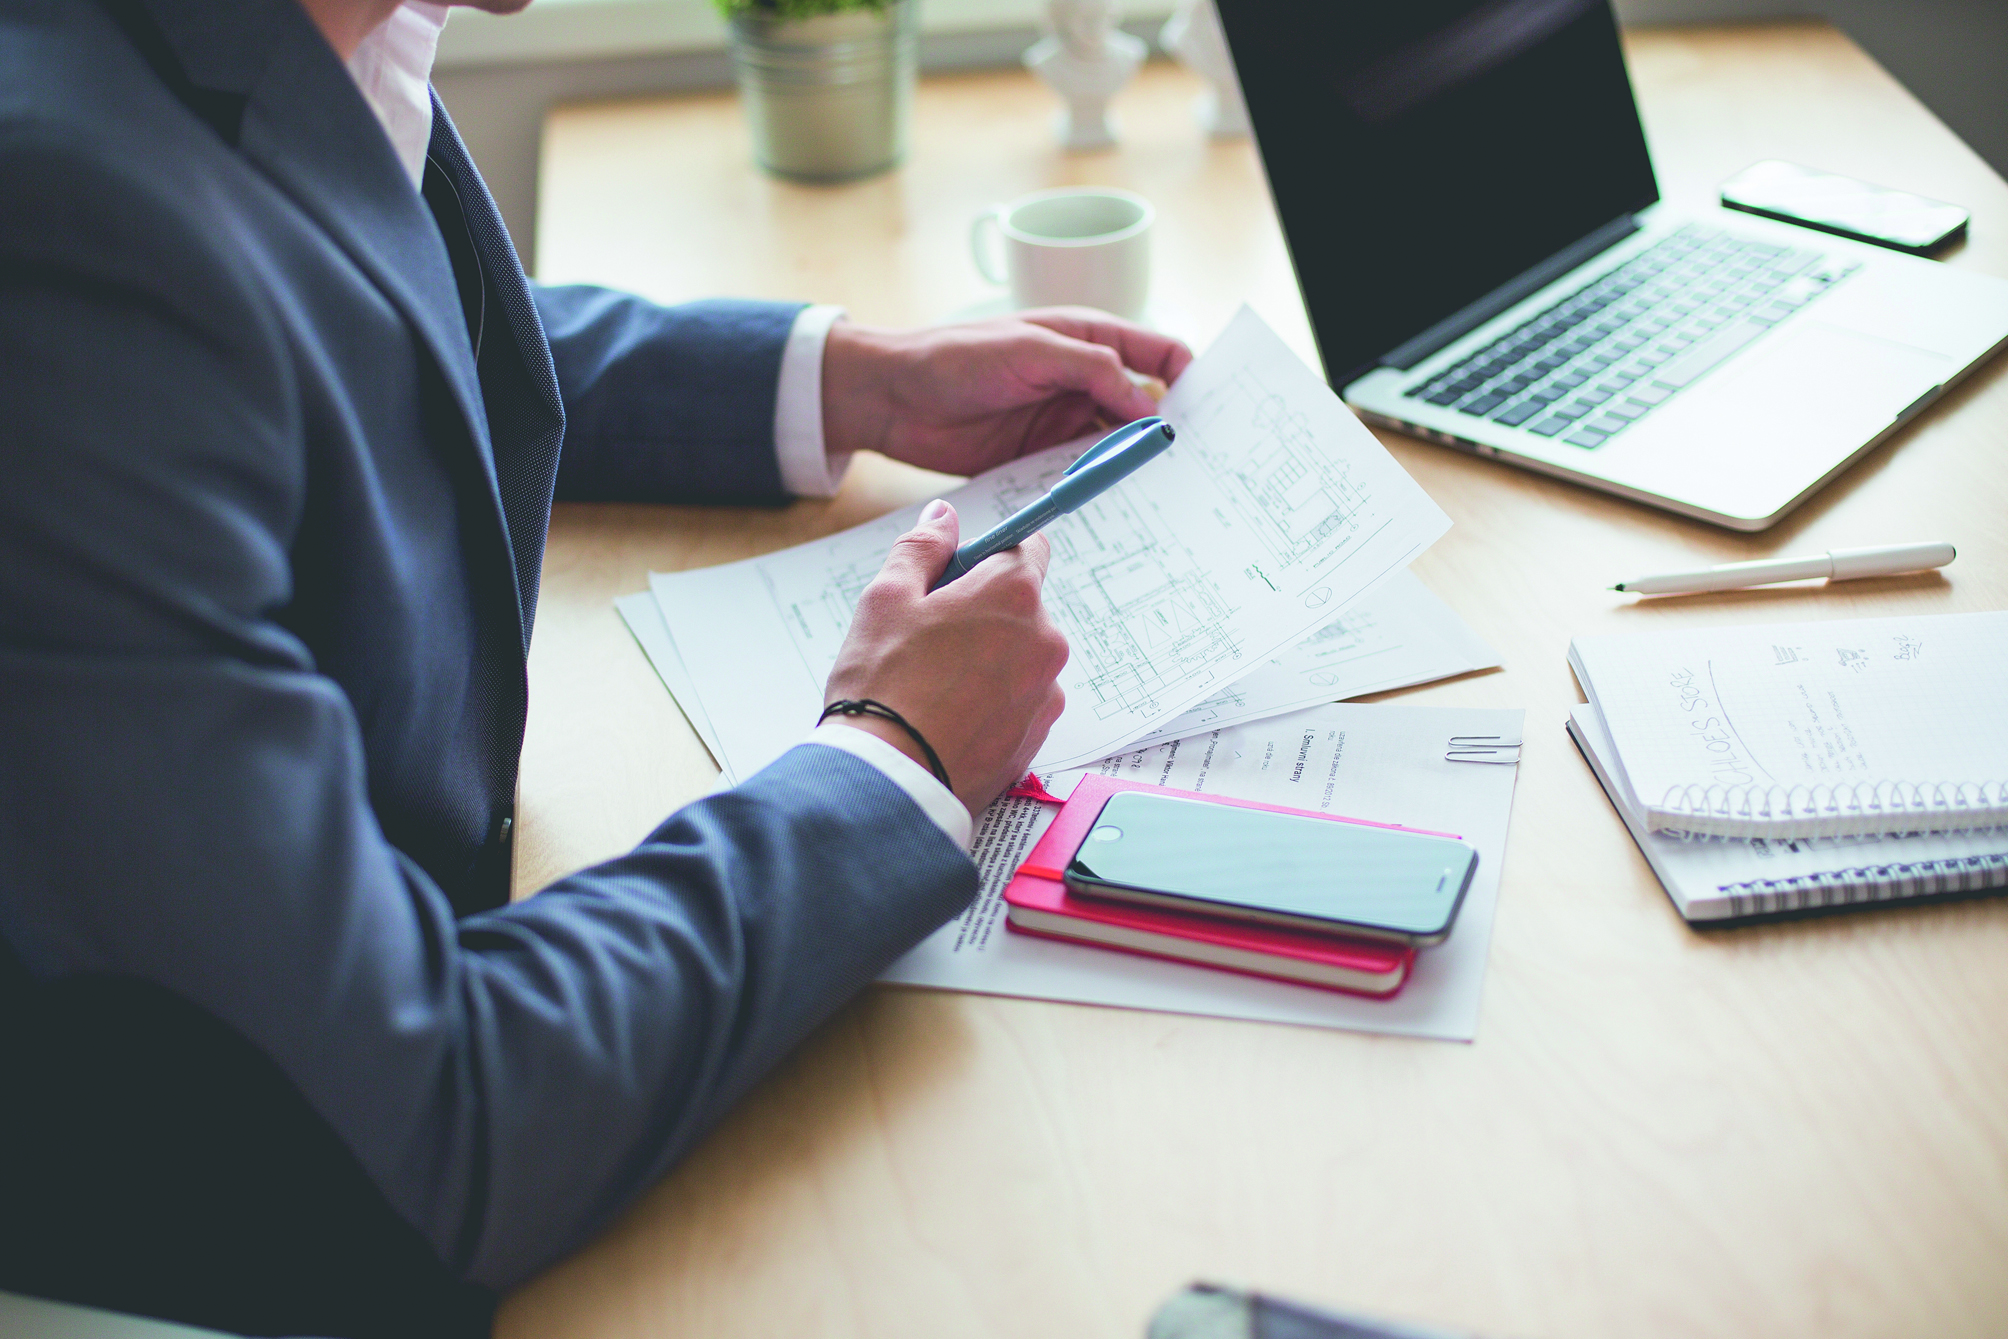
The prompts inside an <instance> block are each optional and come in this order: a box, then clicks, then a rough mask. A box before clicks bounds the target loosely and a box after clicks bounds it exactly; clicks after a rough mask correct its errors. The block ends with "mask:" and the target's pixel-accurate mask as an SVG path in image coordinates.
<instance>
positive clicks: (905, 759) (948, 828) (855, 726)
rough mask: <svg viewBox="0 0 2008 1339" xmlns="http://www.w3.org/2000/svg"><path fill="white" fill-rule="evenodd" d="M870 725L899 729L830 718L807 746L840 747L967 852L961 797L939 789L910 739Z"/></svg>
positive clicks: (967, 817)
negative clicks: (898, 791) (899, 792)
mask: <svg viewBox="0 0 2008 1339" xmlns="http://www.w3.org/2000/svg"><path fill="white" fill-rule="evenodd" d="M873 725H883V726H886V727H887V728H889V729H892V730H898V728H899V727H897V726H895V725H893V724H892V722H890V721H875V720H874V719H873V718H871V717H866V716H832V717H831V718H830V719H829V720H827V721H824V722H823V723H822V724H821V725H819V726H817V727H816V729H815V731H814V732H813V733H812V734H810V736H809V742H810V743H812V744H823V745H826V746H828V747H830V748H837V749H842V750H843V751H844V752H846V753H849V754H851V755H852V756H854V757H857V758H859V759H862V760H863V761H864V762H866V763H869V764H870V765H871V766H873V767H875V768H877V769H878V771H879V773H880V774H881V775H883V776H884V777H885V778H886V779H887V780H888V781H890V782H892V783H893V784H894V785H895V786H898V787H899V788H900V789H901V790H903V791H905V792H906V794H907V798H908V799H911V800H912V801H913V802H914V803H915V804H916V805H918V806H920V811H921V812H922V813H924V814H926V815H927V817H928V818H929V819H930V820H931V821H932V822H933V823H934V825H935V826H936V827H938V828H940V829H941V831H942V833H943V835H945V836H946V837H947V838H948V839H949V840H950V841H952V842H954V843H955V844H956V845H957V846H960V847H962V848H963V849H964V850H967V849H969V838H970V834H971V832H972V831H973V830H974V816H973V815H972V814H971V813H970V811H969V808H968V806H967V805H965V804H964V803H963V801H962V798H961V797H960V796H959V795H957V794H956V793H955V792H954V791H952V790H950V789H949V788H948V787H946V786H944V785H942V784H941V782H940V781H939V780H937V779H936V778H935V776H934V774H933V773H932V772H930V771H929V770H928V768H927V764H926V763H925V762H924V761H922V760H921V759H920V758H918V757H916V756H915V754H917V753H918V752H919V750H918V749H917V748H914V747H913V741H912V740H911V739H906V738H904V737H902V738H900V739H893V738H891V737H890V736H887V735H883V734H881V733H880V732H879V731H878V730H876V729H874V728H872V727H873Z"/></svg>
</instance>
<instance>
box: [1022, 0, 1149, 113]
mask: <svg viewBox="0 0 2008 1339" xmlns="http://www.w3.org/2000/svg"><path fill="white" fill-rule="evenodd" d="M1046 12H1047V16H1048V18H1049V19H1050V20H1051V22H1052V25H1053V35H1052V36H1050V37H1044V38H1041V39H1040V40H1039V41H1037V42H1035V43H1033V44H1032V45H1031V46H1030V47H1028V48H1027V49H1026V51H1025V66H1026V68H1027V69H1029V70H1031V71H1032V73H1034V74H1036V75H1038V76H1039V78H1041V79H1043V80H1045V82H1046V83H1047V85H1048V86H1049V87H1051V88H1052V90H1053V91H1054V92H1055V93H1058V94H1059V95H1060V97H1061V98H1063V99H1064V100H1065V102H1066V106H1065V107H1064V108H1063V109H1062V110H1061V112H1060V116H1059V122H1058V129H1059V136H1060V144H1061V146H1062V147H1064V148H1068V149H1105V148H1107V147H1108V146H1109V145H1111V144H1114V143H1115V142H1116V137H1115V131H1114V128H1113V127H1112V126H1111V125H1110V122H1109V99H1110V98H1113V97H1114V96H1115V95H1116V94H1117V93H1118V92H1120V91H1121V89H1122V87H1123V85H1124V84H1127V83H1128V82H1129V81H1130V79H1131V78H1132V77H1133V76H1134V75H1135V74H1136V71H1137V66H1139V65H1141V64H1143V58H1144V56H1145V54H1146V53H1147V50H1148V48H1146V47H1145V46H1144V44H1143V42H1142V41H1141V40H1139V39H1137V38H1135V37H1132V36H1130V35H1129V34H1128V33H1126V32H1123V31H1121V30H1120V29H1118V28H1117V27H1116V5H1115V0H1052V3H1050V4H1049V5H1047V6H1046Z"/></svg>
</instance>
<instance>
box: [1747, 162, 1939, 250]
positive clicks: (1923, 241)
mask: <svg viewBox="0 0 2008 1339" xmlns="http://www.w3.org/2000/svg"><path fill="white" fill-rule="evenodd" d="M1722 203H1723V204H1725V205H1727V206H1729V207H1730V208H1731V209H1741V210H1745V211H1747V212H1749V213H1752V214H1761V215H1763V216H1764V217H1766V218H1774V219H1782V220H1784V221H1785V222H1787V223H1798V224H1803V225H1804V226H1806V227H1808V228H1817V229H1819V230H1820V231H1821V232H1830V233H1835V234H1837V235H1839V236H1841V237H1852V238H1855V239H1856V240H1858V241H1863V242H1875V243H1877V244H1879V245H1882V246H1888V247H1893V248H1895V249H1896V250H1899V251H1908V252H1911V253H1912V254H1914V255H1924V254H1925V253H1927V252H1930V251H1934V250H1936V249H1937V248H1938V247H1940V246H1942V245H1944V244H1945V243H1946V242H1947V241H1950V240H1951V239H1952V238H1953V237H1954V236H1956V235H1957V234H1958V233H1960V232H1962V231H1964V230H1965V228H1966V211H1965V210H1964V209H1961V208H1960V207H1959V206H1958V205H1949V204H1946V203H1945V202H1944V201H1943V200H1928V199H1926V198H1925V197H1924V196H1922V195H1911V194H1909V193H1908V192H1905V191H1893V190H1890V189H1888V188H1886V187H1883V186H1871V185H1869V183H1867V182H1866V181H1856V180H1855V179H1854V178H1853V177H1842V176H1836V175H1835V174H1834V173H1832V172H1816V171H1814V170H1813V169H1812V168H1810V167H1800V166H1798V165H1797V164H1795V163H1781V162H1776V161H1772V162H1765V163H1758V164H1756V165H1755V166H1753V167H1747V168H1745V169H1744V170H1743V171H1741V172H1739V173H1737V174H1736V175H1735V176H1733V177H1731V178H1730V179H1729V180H1728V181H1725V182H1723V183H1722Z"/></svg>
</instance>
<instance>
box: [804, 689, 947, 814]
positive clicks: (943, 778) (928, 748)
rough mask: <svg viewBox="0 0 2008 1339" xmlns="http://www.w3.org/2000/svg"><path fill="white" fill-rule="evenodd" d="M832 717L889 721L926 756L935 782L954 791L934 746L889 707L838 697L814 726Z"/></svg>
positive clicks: (817, 719) (865, 700)
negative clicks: (866, 717) (863, 717)
mask: <svg viewBox="0 0 2008 1339" xmlns="http://www.w3.org/2000/svg"><path fill="white" fill-rule="evenodd" d="M832 716H876V717H878V718H879V719H880V720H882V721H891V722H892V723H893V724H894V725H897V726H898V727H899V728H900V729H902V730H904V731H906V732H907V733H908V734H910V735H912V736H913V742H914V743H916V744H918V745H920V751H921V752H922V753H925V754H926V755H927V768H928V770H929V771H930V772H933V773H934V777H935V780H937V781H939V782H940V783H941V784H942V785H944V786H947V787H948V788H949V789H950V790H951V791H952V790H954V789H955V786H954V784H953V783H952V782H950V781H949V779H948V769H947V768H946V767H943V766H942V765H941V755H940V754H938V753H936V752H935V751H934V745H932V744H930V743H928V742H927V736H926V735H923V734H922V733H921V732H920V731H918V730H916V729H914V728H913V723H912V722H911V721H909V720H907V718H906V717H904V716H902V715H900V714H899V713H898V712H896V711H894V710H893V709H892V708H891V707H888V706H887V705H886V704H885V703H883V702H879V701H875V700H874V699H872V698H869V697H860V698H848V697H840V698H838V699H837V700H836V701H835V702H832V703H830V705H829V706H827V707H824V708H823V714H822V715H820V716H818V717H816V724H817V725H821V724H822V723H823V722H824V721H827V720H829V719H830V717H832Z"/></svg>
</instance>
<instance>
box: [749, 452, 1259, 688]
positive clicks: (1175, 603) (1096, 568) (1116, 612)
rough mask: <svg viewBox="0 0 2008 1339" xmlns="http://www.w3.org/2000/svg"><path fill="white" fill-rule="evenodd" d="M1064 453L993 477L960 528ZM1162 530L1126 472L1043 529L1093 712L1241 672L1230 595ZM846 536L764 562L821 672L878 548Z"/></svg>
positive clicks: (1059, 464) (806, 661)
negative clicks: (983, 500)
mask: <svg viewBox="0 0 2008 1339" xmlns="http://www.w3.org/2000/svg"><path fill="white" fill-rule="evenodd" d="M1066 464H1067V459H1066V457H1060V458H1058V459H1055V460H1051V461H1039V462H1036V463H1031V464H1028V468H1026V469H1024V470H1022V471H1018V472H1014V473H1013V474H1011V475H1010V476H1007V477H1006V478H1005V479H1003V480H1000V482H999V486H998V487H997V488H996V489H995V490H994V491H993V493H992V497H991V498H990V499H989V500H988V501H987V505H986V507H985V509H984V511H982V512H977V511H975V510H973V509H972V511H971V514H970V515H969V516H968V517H966V518H965V519H966V521H967V524H966V525H965V530H966V531H974V530H976V529H977V528H979V527H980V526H983V525H987V524H989V523H990V520H989V519H987V518H988V514H989V512H991V511H994V512H995V513H996V514H997V515H998V516H1003V515H1008V514H1010V513H1011V512H1013V511H1016V510H1017V509H1018V508H1019V507H1021V506H1023V505H1025V504H1026V503H1028V502H1031V501H1033V500H1034V499H1036V498H1038V497H1040V496H1042V495H1043V494H1044V493H1045V491H1046V489H1047V488H1048V487H1049V486H1050V485H1051V483H1052V481H1053V480H1054V479H1056V478H1058V477H1059V475H1060V472H1061V470H1062V469H1064V468H1065V466H1066ZM1168 529H1169V528H1168V527H1167V526H1166V525H1165V524H1164V522H1163V521H1162V520H1161V519H1160V518H1159V517H1158V516H1157V508H1156V507H1155V506H1154V505H1153V504H1152V502H1151V500H1150V497H1149V494H1148V492H1147V491H1146V489H1145V487H1144V486H1143V485H1142V484H1141V483H1140V482H1137V481H1131V482H1128V483H1125V484H1121V485H1118V486H1117V487H1116V488H1113V489H1111V490H1110V491H1109V492H1107V493H1105V494H1103V495H1102V496H1101V497H1099V498H1096V499H1095V500H1093V501H1092V502H1090V503H1088V504H1087V506H1085V507H1083V508H1082V509H1081V510H1080V511H1078V512H1075V513H1074V514H1072V515H1070V516H1066V517H1063V518H1062V519H1060V520H1059V521H1057V522H1055V523H1054V524H1053V525H1052V526H1050V527H1048V529H1047V531H1046V536H1047V539H1048V541H1049V542H1050V543H1051V544H1052V548H1053V562H1052V567H1051V569H1050V571H1049V572H1048V574H1047V578H1046V609H1047V612H1048V613H1049V614H1050V615H1051V616H1052V618H1053V621H1054V622H1055V623H1057V624H1058V625H1059V627H1060V630H1061V631H1062V632H1064V633H1065V634H1066V636H1067V643H1068V645H1069V646H1070V647H1071V648H1072V649H1073V660H1072V661H1071V662H1070V663H1069V667H1068V670H1069V672H1068V675H1067V692H1068V695H1069V698H1070V699H1073V700H1076V701H1077V702H1078V704H1079V706H1080V707H1081V708H1082V709H1085V710H1089V711H1091V712H1092V713H1093V714H1094V716H1095V717H1096V718H1097V719H1098V720H1106V719H1108V718H1110V717H1112V716H1117V715H1121V714H1136V713H1148V712H1151V711H1154V710H1155V709H1156V708H1157V707H1158V706H1159V705H1160V702H1161V699H1162V696H1163V694H1164V693H1165V692H1166V691H1167V690H1176V691H1187V690H1189V689H1190V688H1191V687H1192V686H1195V685H1199V684H1207V683H1225V682H1229V681H1231V680H1232V679H1233V678H1234V677H1235V676H1236V675H1237V674H1238V673H1239V671H1240V668H1241V660H1242V652H1241V644H1240V639H1239V638H1238V637H1237V636H1236V635H1235V633H1234V631H1233V628H1232V625H1231V619H1232V615H1233V614H1234V612H1235V605H1234V603H1233V601H1231V600H1230V599H1229V598H1228V597H1227V595H1226V593H1225V592H1224V591H1223V590H1222V589H1221V587H1220V584H1219V582H1218V581H1216V580H1215V578H1214V575H1213V572H1212V571H1211V569H1210V568H1209V567H1208V566H1207V564H1206V563H1205V562H1204V561H1203V559H1202V558H1201V556H1200V555H1199V554H1198V553H1196V552H1194V551H1193V550H1192V549H1191V548H1189V547H1187V546H1186V545H1184V544H1181V543H1180V542H1178V541H1177V540H1176V539H1175V538H1173V537H1172V536H1171V535H1170V534H1169V533H1168ZM898 533H899V529H898V528H896V527H894V528H888V529H887V530H886V533H884V534H883V535H878V536H874V538H875V539H879V540H882V541H883V544H884V545H888V546H889V545H890V544H891V542H892V539H893V538H894V537H895V536H896V535H897V534H898ZM842 538H843V542H841V543H840V542H838V541H837V540H832V541H828V544H829V548H828V551H827V552H826V554H825V555H824V557H825V562H824V564H823V565H822V567H821V568H820V570H818V569H817V568H816V567H815V566H814V565H811V564H805V563H802V562H799V561H794V562H790V563H788V564H786V565H782V564H762V565H761V566H760V576H761V581H762V585H763V586H764V588H765V590H766V593H767V597H768V599H769V600H770V601H772V603H773V605H774V609H775V612H776V614H777V615H778V617H779V618H780V621H781V624H782V626H783V627H785V628H786V629H787V632H788V636H789V639H790V641H791V642H793V644H794V647H795V651H796V654H797V655H799V656H800V657H801V660H802V665H803V668H804V669H805V670H807V671H808V673H809V674H810V676H811V677H813V678H815V679H816V680H817V681H819V682H820V681H821V680H822V679H824V678H827V677H828V675H829V672H830V667H831V666H832V664H834V662H835V659H836V654H837V648H838V647H839V646H840V645H842V643H843V639H844V635H845V633H846V632H847V631H848V630H849V628H850V622H851V612H852V610H853V609H855V608H856V606H857V602H858V597H859V596H860V595H862V594H863V593H864V589H865V587H866V586H867V585H869V584H870V582H871V580H872V578H873V577H875V576H876V575H877V574H878V569H879V564H880V561H881V559H882V554H883V548H878V549H874V550H872V551H871V553H870V556H869V557H866V558H854V557H850V556H848V555H850V554H853V553H855V552H857V548H858V546H857V545H856V544H854V543H852V542H850V541H849V537H848V536H846V537H842Z"/></svg>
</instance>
